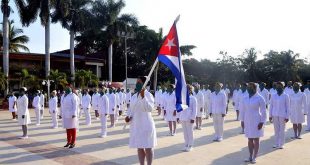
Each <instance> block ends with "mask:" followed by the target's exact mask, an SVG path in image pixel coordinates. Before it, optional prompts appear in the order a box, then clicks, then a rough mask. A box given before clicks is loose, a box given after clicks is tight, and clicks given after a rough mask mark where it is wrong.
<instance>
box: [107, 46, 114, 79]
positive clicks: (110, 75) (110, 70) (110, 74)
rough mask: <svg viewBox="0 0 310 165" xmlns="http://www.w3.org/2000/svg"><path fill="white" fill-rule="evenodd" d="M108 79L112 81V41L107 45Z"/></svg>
mask: <svg viewBox="0 0 310 165" xmlns="http://www.w3.org/2000/svg"><path fill="white" fill-rule="evenodd" d="M108 59H109V81H110V82H112V73H113V72H112V64H113V63H112V61H113V43H112V42H111V44H110V46H109V57H108Z"/></svg>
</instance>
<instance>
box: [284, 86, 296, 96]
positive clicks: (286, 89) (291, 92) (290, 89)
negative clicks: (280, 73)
mask: <svg viewBox="0 0 310 165" xmlns="http://www.w3.org/2000/svg"><path fill="white" fill-rule="evenodd" d="M284 93H286V94H287V95H288V96H290V95H291V94H293V93H294V90H293V88H292V87H291V88H289V87H285V89H284Z"/></svg>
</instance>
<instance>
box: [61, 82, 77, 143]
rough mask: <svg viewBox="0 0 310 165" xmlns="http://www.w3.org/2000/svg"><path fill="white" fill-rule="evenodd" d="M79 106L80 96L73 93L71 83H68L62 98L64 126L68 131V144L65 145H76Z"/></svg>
mask: <svg viewBox="0 0 310 165" xmlns="http://www.w3.org/2000/svg"><path fill="white" fill-rule="evenodd" d="M78 106H79V102H78V96H77V95H76V94H74V93H72V89H71V87H70V85H67V87H66V89H65V95H64V97H63V99H62V100H61V109H62V119H63V127H64V128H65V129H66V132H67V144H66V145H65V146H64V147H69V148H74V147H75V141H76V129H77V128H78Z"/></svg>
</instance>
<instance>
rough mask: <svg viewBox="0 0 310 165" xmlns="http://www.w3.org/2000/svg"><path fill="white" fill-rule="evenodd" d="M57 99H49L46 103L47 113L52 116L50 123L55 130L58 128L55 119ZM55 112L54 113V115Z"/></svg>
mask: <svg viewBox="0 0 310 165" xmlns="http://www.w3.org/2000/svg"><path fill="white" fill-rule="evenodd" d="M57 101H58V99H57V97H56V96H55V97H51V99H50V100H49V101H48V108H49V112H50V114H51V116H52V123H53V127H54V128H57V127H58V119H57V114H58V107H57ZM54 111H55V113H54Z"/></svg>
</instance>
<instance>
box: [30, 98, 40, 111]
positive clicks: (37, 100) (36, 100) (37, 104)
mask: <svg viewBox="0 0 310 165" xmlns="http://www.w3.org/2000/svg"><path fill="white" fill-rule="evenodd" d="M32 106H33V108H34V110H36V111H39V110H41V106H42V105H41V101H40V96H35V97H34V98H33V101H32Z"/></svg>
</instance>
